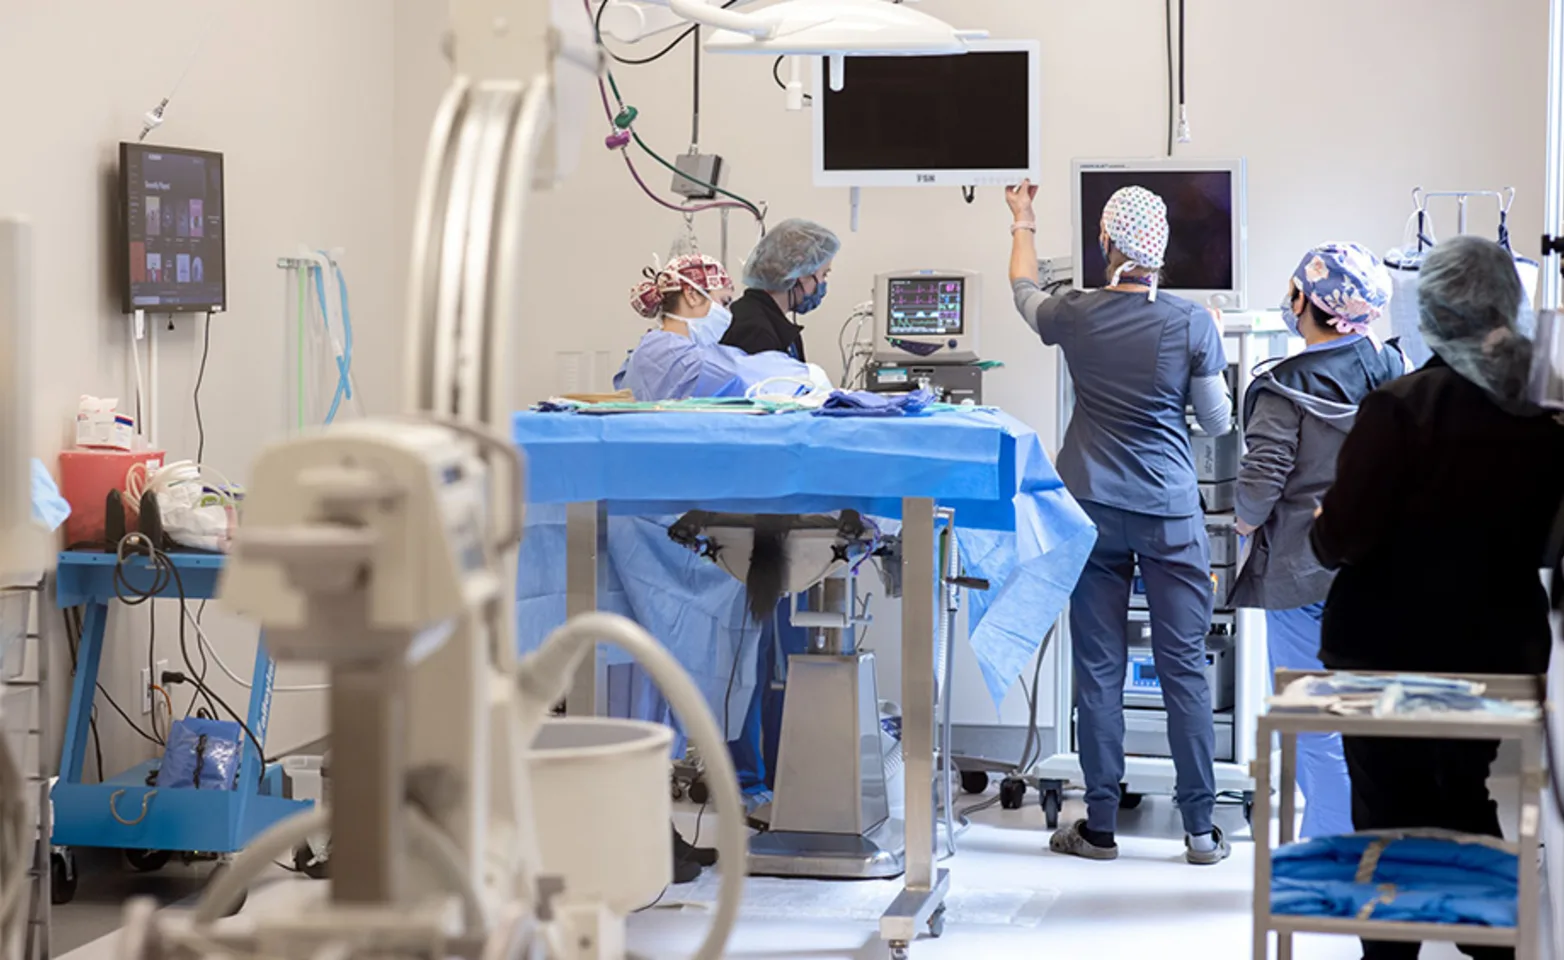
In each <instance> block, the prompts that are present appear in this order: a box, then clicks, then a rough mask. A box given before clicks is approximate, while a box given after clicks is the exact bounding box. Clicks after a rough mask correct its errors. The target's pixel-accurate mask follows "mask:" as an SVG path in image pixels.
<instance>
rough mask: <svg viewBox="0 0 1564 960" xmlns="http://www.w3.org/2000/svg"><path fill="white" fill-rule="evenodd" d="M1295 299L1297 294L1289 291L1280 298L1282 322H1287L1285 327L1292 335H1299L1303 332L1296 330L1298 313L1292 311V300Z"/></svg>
mask: <svg viewBox="0 0 1564 960" xmlns="http://www.w3.org/2000/svg"><path fill="white" fill-rule="evenodd" d="M1296 299H1297V295H1296V294H1294V293H1289V294H1288V295H1287V296H1285V297H1283V298H1282V322H1283V323H1285V324H1287V329H1288V330H1289V331H1290V332H1291V333H1292V335H1293V336H1295V337H1301V336H1303V334H1302V333H1300V332H1299V331H1298V315H1297V314H1296V313H1293V312H1292V305H1293V301H1294V300H1296Z"/></svg>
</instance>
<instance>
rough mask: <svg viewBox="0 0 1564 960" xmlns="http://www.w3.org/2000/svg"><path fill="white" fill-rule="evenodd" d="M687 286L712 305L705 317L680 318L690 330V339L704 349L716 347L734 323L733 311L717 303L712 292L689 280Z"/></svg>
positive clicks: (686, 281)
mask: <svg viewBox="0 0 1564 960" xmlns="http://www.w3.org/2000/svg"><path fill="white" fill-rule="evenodd" d="M684 283H685V285H686V286H688V287H689V288H690V289H691V290H694V291H695V292H696V293H698V294H700V295H701V296H703V297H705V298H706V300H707V301H708V302H709V303H710V304H711V306H710V307H708V308H707V310H706V315H705V316H704V317H678V318H677V319H679V320H682V321H684V325H685V326H687V327H689V328H690V339H691V340H694V341H695V342H696V343H698V344H700V345H701V346H703V347H715V346H717V345H718V344H719V343H721V342H722V338H723V336H724V335H725V334H727V332H728V327H729V326H731V325H732V323H733V311H732V310H730V309H728V307H726V306H724V305H723V304H720V303H718V302H717V299H716V298H715V297H713V296H712V295H711V293H710V292H708V291H706V290H703V289H701V288H700V287H698V286H696V285H695V284H694V283H691V282H690V281H689V280H687V279H686V280H685V281H684Z"/></svg>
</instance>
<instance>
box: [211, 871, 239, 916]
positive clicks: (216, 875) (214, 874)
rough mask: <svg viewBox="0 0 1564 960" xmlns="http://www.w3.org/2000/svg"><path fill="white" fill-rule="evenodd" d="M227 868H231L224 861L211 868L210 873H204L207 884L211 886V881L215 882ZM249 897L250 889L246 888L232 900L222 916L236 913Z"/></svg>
mask: <svg viewBox="0 0 1564 960" xmlns="http://www.w3.org/2000/svg"><path fill="white" fill-rule="evenodd" d="M229 869H231V868H230V867H229V866H228V864H227V863H226V862H222V863H219V864H218V865H217V866H216V867H215V868H214V869H213V870H212V872H211V873H209V874H207V875H206V883H207V886H211V885H212V884H213V883H216V882H217V880H218V879H220V878H221V877H222V875H223V874H224V873H226V872H227V871H228V870H229ZM249 899H250V891H248V890H246V891H245V892H244V893H242V894H240V895H239V899H238V900H237V901H235V902H234V905H233V906H231V907H229V908H228V912H227V913H225V914H223V916H225V917H231V916H233V915H234V914H236V913H238V912H239V911H240V910H243V909H244V904H245V901H247V900H249Z"/></svg>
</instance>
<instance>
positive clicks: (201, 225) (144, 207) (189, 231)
mask: <svg viewBox="0 0 1564 960" xmlns="http://www.w3.org/2000/svg"><path fill="white" fill-rule="evenodd" d="M119 187H120V219H121V237H122V238H123V249H122V250H121V252H120V255H121V256H122V257H123V258H124V259H123V267H122V273H123V276H124V278H125V282H124V296H123V303H124V309H125V312H126V313H134V312H135V311H137V310H144V311H146V312H148V313H217V312H220V311H223V310H226V309H227V307H228V276H227V270H226V269H225V266H226V263H225V260H224V235H223V229H224V226H225V223H226V219H227V218H226V216H225V214H224V210H223V155H222V154H220V153H210V152H208V151H205V150H185V149H180V148H177V147H161V146H151V145H149V144H144V143H121V144H120V145H119Z"/></svg>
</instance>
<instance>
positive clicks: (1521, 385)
mask: <svg viewBox="0 0 1564 960" xmlns="http://www.w3.org/2000/svg"><path fill="white" fill-rule="evenodd" d="M1525 299H1526V295H1525V290H1524V288H1523V287H1522V286H1521V280H1520V276H1519V275H1518V274H1517V273H1516V272H1515V256H1514V254H1512V253H1510V252H1509V251H1508V250H1506V249H1504V248H1503V247H1501V246H1499V245H1498V244H1497V243H1494V242H1493V241H1492V240H1484V239H1483V238H1481V237H1471V236H1465V237H1456V238H1454V239H1453V240H1447V241H1445V242H1444V243H1442V244H1440V245H1439V246H1437V247H1435V248H1434V250H1433V252H1432V253H1430V254H1429V255H1428V258H1427V259H1425V260H1424V261H1423V267H1422V270H1421V271H1420V277H1419V282H1418V290H1417V303H1418V326H1419V328H1420V329H1421V330H1422V333H1423V337H1424V339H1426V340H1427V341H1428V346H1429V347H1430V348H1431V349H1432V350H1433V351H1434V353H1436V354H1438V355H1439V358H1440V359H1442V360H1443V361H1444V362H1445V363H1448V364H1449V365H1450V366H1451V368H1453V369H1454V370H1455V371H1456V372H1457V373H1459V374H1461V376H1463V377H1465V378H1466V379H1468V380H1470V381H1472V382H1473V383H1475V384H1477V385H1478V386H1480V387H1482V388H1483V389H1484V390H1486V391H1488V392H1489V393H1490V394H1492V395H1493V396H1494V397H1495V398H1496V399H1498V400H1500V401H1501V402H1504V403H1521V402H1522V401H1523V400H1524V398H1525V395H1526V386H1527V382H1528V379H1529V377H1530V371H1531V356H1532V343H1531V339H1530V338H1529V337H1528V336H1526V334H1525V333H1523V332H1522V331H1521V330H1520V327H1519V322H1520V316H1521V308H1522V306H1523V305H1524V301H1525Z"/></svg>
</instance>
